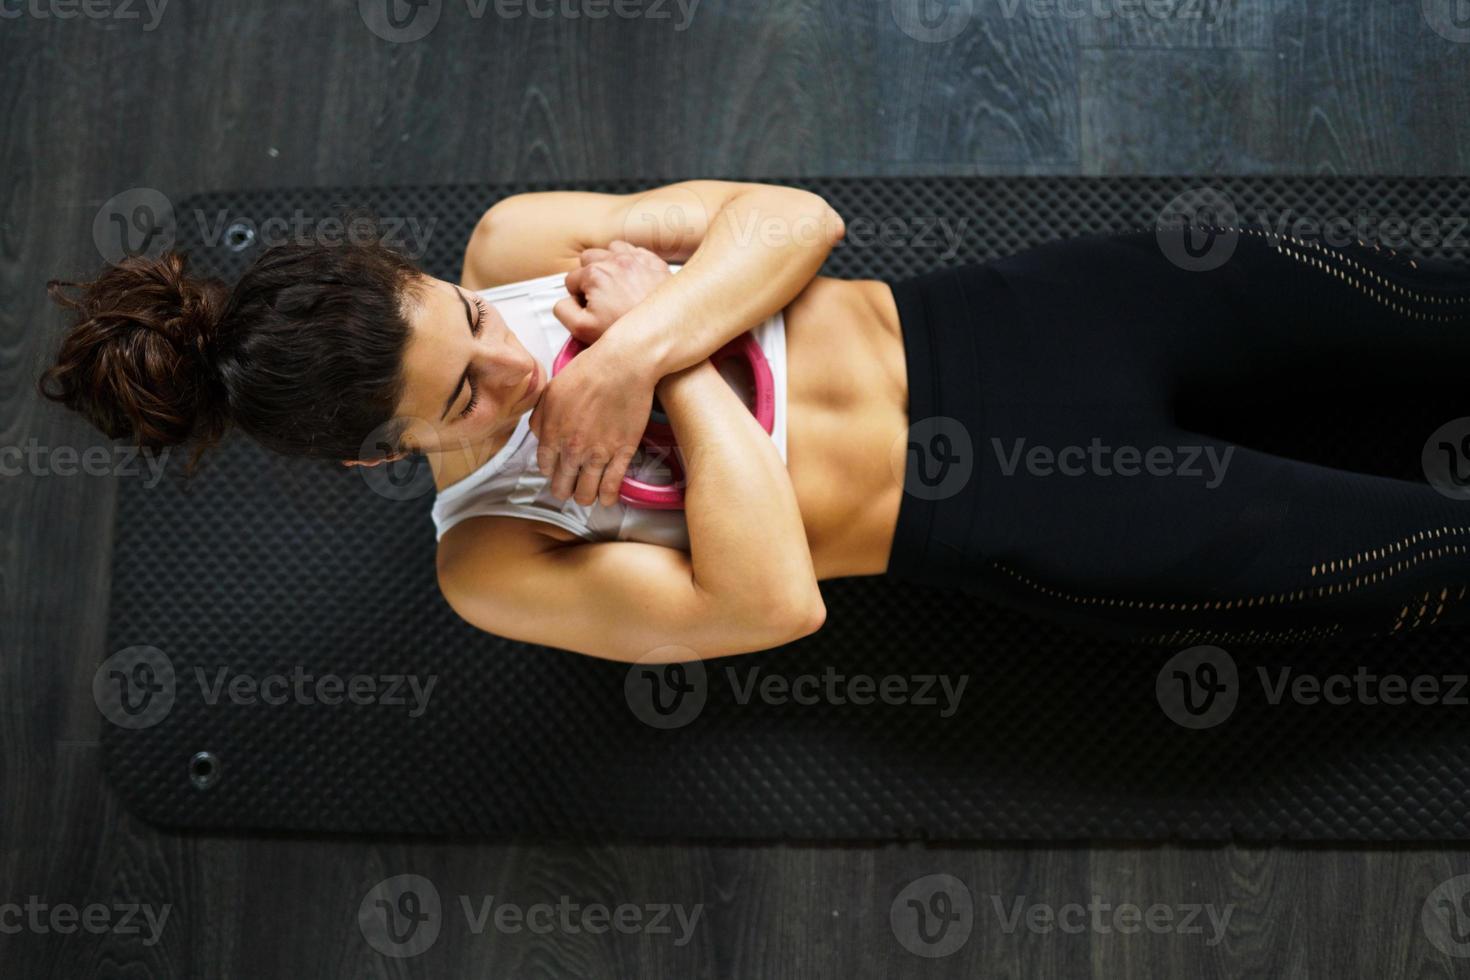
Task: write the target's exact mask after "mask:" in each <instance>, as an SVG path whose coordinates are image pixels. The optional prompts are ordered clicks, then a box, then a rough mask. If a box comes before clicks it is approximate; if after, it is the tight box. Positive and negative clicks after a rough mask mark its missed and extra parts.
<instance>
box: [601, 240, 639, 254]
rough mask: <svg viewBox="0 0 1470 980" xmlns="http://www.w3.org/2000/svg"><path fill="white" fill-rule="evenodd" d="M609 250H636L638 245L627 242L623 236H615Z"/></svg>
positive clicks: (608, 247)
mask: <svg viewBox="0 0 1470 980" xmlns="http://www.w3.org/2000/svg"><path fill="white" fill-rule="evenodd" d="M607 250H608V251H609V252H636V251H638V247H637V246H636V245H634V244H633V243H632V242H625V241H623V240H622V239H621V238H614V239H613V240H612V242H611V243H610V244H609V245H608V246H607Z"/></svg>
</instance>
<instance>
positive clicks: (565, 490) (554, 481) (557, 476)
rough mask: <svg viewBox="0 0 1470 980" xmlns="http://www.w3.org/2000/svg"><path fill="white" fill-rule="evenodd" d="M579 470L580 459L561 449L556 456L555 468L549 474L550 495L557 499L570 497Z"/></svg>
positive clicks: (574, 488)
mask: <svg viewBox="0 0 1470 980" xmlns="http://www.w3.org/2000/svg"><path fill="white" fill-rule="evenodd" d="M581 472H582V461H581V459H579V458H577V457H575V456H573V455H572V454H571V453H569V452H567V451H566V450H562V451H561V452H560V453H559V454H558V455H557V457H556V470H555V472H553V473H552V476H551V495H552V496H553V497H555V498H556V499H557V500H567V499H570V497H571V496H572V492H573V491H574V490H576V488H577V477H578V475H579V474H580V473H581Z"/></svg>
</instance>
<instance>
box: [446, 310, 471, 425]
mask: <svg viewBox="0 0 1470 980" xmlns="http://www.w3.org/2000/svg"><path fill="white" fill-rule="evenodd" d="M454 295H456V296H458V297H459V302H460V305H462V306H463V307H464V319H465V323H467V324H468V325H469V328H470V333H471V334H474V332H475V316H474V314H473V313H471V312H470V301H469V300H467V299H465V298H464V291H463V290H461V289H460V288H459V287H458V286H456V287H455V289H454ZM469 381H470V369H469V365H465V369H464V374H461V375H460V376H459V384H457V385H455V386H454V391H453V392H451V393H450V395H449V401H447V402H445V403H444V411H443V412H441V413H439V421H440V422H443V421H444V418H445V416H447V415H448V414H449V410H450V409H451V408H453V407H454V403H455V402H457V401H459V393H460V392H461V391H464V386H465V385H467V384H469Z"/></svg>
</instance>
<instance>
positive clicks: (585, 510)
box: [433, 266, 786, 551]
mask: <svg viewBox="0 0 1470 980" xmlns="http://www.w3.org/2000/svg"><path fill="white" fill-rule="evenodd" d="M670 268H671V269H673V270H674V271H675V272H677V271H678V270H679V267H678V266H670ZM565 281H566V276H565V274H558V275H552V276H543V277H542V278H540V279H531V280H528V281H527V282H517V283H511V284H510V285H506V286H497V287H495V288H494V289H486V290H484V291H482V292H481V293H480V296H481V298H483V299H484V300H485V301H486V302H487V303H491V304H493V305H494V307H495V309H496V311H497V312H498V313H499V314H500V315H501V316H502V317H504V318H505V322H506V324H507V325H508V326H509V327H510V329H511V330H512V331H513V332H514V333H515V335H516V337H517V338H518V339H519V340H520V342H521V343H522V344H523V345H524V346H525V348H526V350H527V351H529V352H530V353H531V356H533V357H535V358H536V360H537V361H539V362H540V363H541V368H542V370H544V371H545V372H546V377H548V378H550V377H551V365H552V361H554V360H555V359H556V355H557V353H558V352H559V351H560V350H561V348H562V345H563V344H565V343H566V341H567V338H568V337H569V336H570V334H569V333H568V331H567V328H566V327H564V326H562V324H561V321H560V320H558V319H557V318H556V317H555V316H553V315H552V313H551V308H552V307H553V306H555V305H556V303H557V301H558V300H560V299H563V298H564V297H566V295H567V290H566V286H565ZM751 333H752V335H753V336H754V337H755V340H756V342H757V343H759V344H760V346H761V350H762V352H763V353H764V354H765V356H766V360H767V361H769V362H770V365H771V379H772V381H773V382H774V384H775V389H776V392H775V394H776V399H775V401H776V406H775V407H776V411H775V423H774V425H773V426H772V429H771V438H772V440H773V441H774V442H775V443H776V449H777V451H778V452H779V453H780V454H781V459H782V461H783V462H784V461H785V459H786V321H785V319H784V317H783V316H782V315H781V314H780V313H777V314H776V315H775V316H773V317H771V318H770V319H769V320H766V321H765V322H764V323H762V324H760V325H759V326H757V327H755V328H754V330H752V331H751ZM530 419H531V413H530V412H526V413H525V414H524V415H522V416H521V418H520V421H519V422H517V423H516V427H515V431H514V432H513V433H512V434H511V437H510V440H509V441H508V442H507V443H506V444H505V445H504V446H503V447H501V449H500V451H499V452H497V453H496V454H495V455H494V456H492V457H491V458H490V459H489V460H488V461H487V462H486V463H485V464H484V465H483V466H481V467H480V468H479V469H477V470H475V471H474V472H472V473H470V474H469V475H468V476H466V477H464V478H463V479H461V480H459V481H458V482H456V483H453V484H450V485H449V486H447V487H445V488H444V489H443V490H441V491H439V493H438V496H437V497H436V498H435V500H434V509H433V518H434V526H435V528H436V530H437V536H438V537H440V538H442V537H443V536H444V532H446V531H448V530H449V529H450V528H452V527H454V525H456V524H458V523H459V522H460V521H463V520H466V519H467V518H471V517H483V516H501V517H523V518H527V519H529V520H533V521H545V522H546V523H548V524H555V525H556V526H558V527H561V528H565V529H566V530H568V531H571V532H572V533H573V534H576V535H577V536H579V537H581V538H583V539H584V540H587V541H642V542H646V543H649V544H659V545H664V546H665V547H669V548H679V549H681V550H684V551H688V550H689V530H688V527H687V526H686V525H685V522H684V512H683V511H682V510H649V509H646V508H640V507H629V506H628V505H626V504H624V503H623V502H622V501H618V503H617V504H615V505H614V506H612V507H604V506H602V504H601V503H593V505H592V506H590V507H584V506H582V505H581V504H579V503H577V502H576V501H575V500H571V499H568V500H565V501H561V500H557V499H556V498H555V497H553V496H552V495H551V492H550V479H549V478H548V477H547V476H545V475H543V474H542V473H540V472H538V471H537V469H536V445H537V440H536V435H535V433H533V432H532V431H531V426H530ZM643 465H644V466H645V467H658V466H659V464H658V463H657V461H645V462H644V463H643ZM629 472H630V473H634V474H636V473H637V472H638V470H637V469H635V468H631V467H630V469H629ZM658 472H659V470H657V469H648V470H647V471H646V472H645V474H644V478H645V479H648V480H650V482H661V480H660V479H659V478H658V477H657V476H655V475H654V474H656V473H658Z"/></svg>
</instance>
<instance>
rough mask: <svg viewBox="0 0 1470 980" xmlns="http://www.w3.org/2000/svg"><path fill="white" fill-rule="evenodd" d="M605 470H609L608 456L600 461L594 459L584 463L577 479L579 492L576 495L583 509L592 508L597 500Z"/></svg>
mask: <svg viewBox="0 0 1470 980" xmlns="http://www.w3.org/2000/svg"><path fill="white" fill-rule="evenodd" d="M605 469H607V456H606V455H603V456H602V458H601V459H600V460H599V459H598V458H597V457H593V458H590V459H588V460H587V461H586V462H585V463H583V465H582V472H581V474H580V475H579V476H578V477H577V491H576V493H575V494H574V497H575V498H576V501H577V503H579V504H581V505H582V506H583V507H591V506H592V504H593V503H594V502H595V501H596V500H597V490H598V487H600V486H601V485H602V473H603V470H605Z"/></svg>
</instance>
